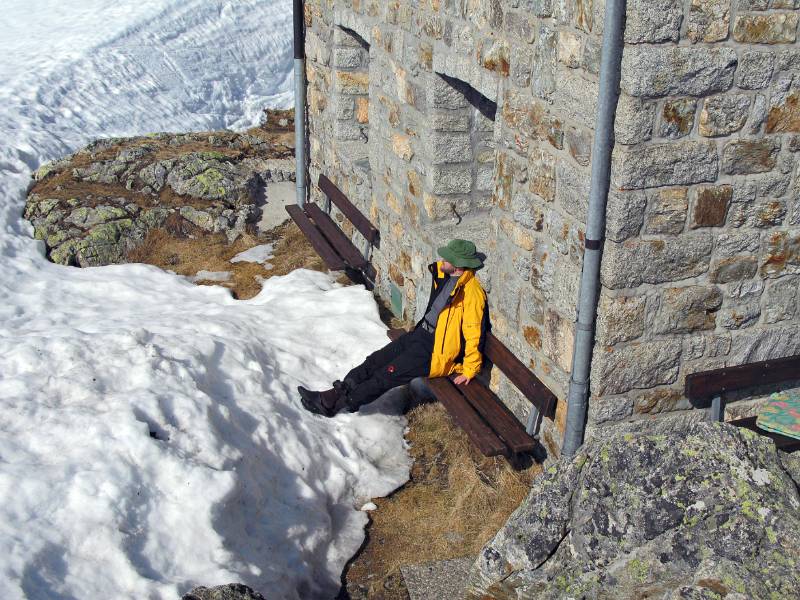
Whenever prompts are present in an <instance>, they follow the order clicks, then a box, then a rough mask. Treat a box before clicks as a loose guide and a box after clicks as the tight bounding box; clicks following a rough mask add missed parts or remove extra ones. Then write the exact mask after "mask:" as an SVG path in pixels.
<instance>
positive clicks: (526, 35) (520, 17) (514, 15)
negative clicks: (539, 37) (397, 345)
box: [503, 11, 536, 44]
mask: <svg viewBox="0 0 800 600" xmlns="http://www.w3.org/2000/svg"><path fill="white" fill-rule="evenodd" d="M503 25H504V26H505V30H506V31H507V32H508V33H509V34H511V35H510V36H509V39H512V40H513V39H519V40H521V41H523V42H525V43H527V44H532V43H533V40H534V39H535V38H536V29H535V28H534V24H533V22H532V21H531V18H530V17H529V16H528V15H527V14H525V13H519V12H512V11H507V12H506V13H505V15H504V18H503Z"/></svg>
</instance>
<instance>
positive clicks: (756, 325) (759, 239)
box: [590, 0, 800, 423]
mask: <svg viewBox="0 0 800 600" xmlns="http://www.w3.org/2000/svg"><path fill="white" fill-rule="evenodd" d="M798 8H800V2H797V1H796V0H769V1H767V0H733V1H732V2H731V1H730V0H728V1H722V0H690V2H684V1H683V0H680V1H678V0H666V1H665V2H659V3H658V8H657V9H656V8H655V7H654V3H651V2H647V0H629V2H628V21H627V27H626V33H625V40H626V47H625V52H624V56H623V64H622V83H621V88H622V95H621V97H620V100H619V105H618V110H617V118H618V127H617V132H618V136H617V145H616V147H615V149H614V156H613V172H612V180H613V190H612V194H611V197H610V202H609V215H608V216H609V218H608V228H607V240H606V243H605V247H604V255H603V266H602V282H603V290H602V297H601V301H600V309H599V328H598V335H597V340H596V342H597V343H596V346H595V354H594V360H593V364H592V386H591V387H592V395H593V397H592V399H591V400H590V407H591V408H590V420H591V421H593V422H594V423H599V422H602V421H606V420H617V419H621V418H625V417H629V416H632V415H633V416H638V415H648V414H654V413H663V412H666V411H675V410H682V409H689V408H691V407H690V405H689V403H688V402H687V401H686V399H685V398H684V397H683V394H682V390H683V386H684V383H685V378H686V375H687V374H689V373H692V372H697V371H704V370H708V369H712V368H717V367H722V366H729V365H736V364H742V363H746V362H753V361H757V360H765V359H768V358H777V357H781V356H787V355H792V354H800V310H799V308H798V284H799V283H800V277H799V276H798V274H800V198H799V197H798V194H800V180H799V179H798V178H799V177H800V174H799V171H798V169H799V167H798V164H799V162H800V161H798V154H797V152H798V150H800V135H798V134H800V106H799V105H800V48H798V46H797V44H796V37H797V27H798V16H800V11H798Z"/></svg>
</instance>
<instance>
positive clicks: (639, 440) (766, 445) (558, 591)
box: [467, 421, 800, 600]
mask: <svg viewBox="0 0 800 600" xmlns="http://www.w3.org/2000/svg"><path fill="white" fill-rule="evenodd" d="M610 430H611V429H610V428H606V429H604V432H608V431H610ZM613 431H615V432H616V433H614V434H612V435H608V434H607V433H604V435H603V437H602V438H600V439H595V440H593V441H589V442H587V443H586V444H584V446H583V447H582V448H581V449H580V450H579V451H578V453H577V455H576V456H575V457H574V458H573V459H571V460H569V459H562V460H561V462H560V463H558V464H556V465H555V466H552V467H550V468H549V469H548V470H547V472H546V473H545V474H543V475H542V476H541V477H540V478H539V479H538V480H537V481H536V482H535V483H534V485H533V488H532V490H531V492H530V494H529V496H528V498H527V499H526V500H525V501H524V502H523V504H522V505H521V506H520V507H519V508H518V509H517V510H516V511H515V512H514V513H513V514H512V515H511V517H510V518H509V520H508V522H507V523H506V524H505V526H504V527H503V528H502V529H501V530H500V531H499V532H498V533H497V535H496V536H495V537H494V539H492V540H491V541H490V542H489V543H488V544H487V545H486V546H485V547H484V548H483V550H482V551H481V553H480V555H479V557H478V559H477V561H476V562H475V564H474V565H473V568H472V570H471V573H470V582H469V585H468V593H467V597H468V598H475V599H477V598H496V599H504V598H537V599H546V598H615V599H619V600H624V599H627V598H631V599H632V598H660V599H674V600H677V599H679V598H697V599H701V598H726V599H727V600H734V599H737V600H745V598H747V599H759V598H765V599H766V598H793V597H797V596H796V594H797V590H798V589H800V546H799V545H798V544H797V540H798V539H800V510H798V509H800V496H799V495H798V485H797V477H798V466H797V459H795V458H794V457H791V456H787V455H780V456H779V453H778V452H777V451H776V449H775V446H774V444H773V443H772V441H771V440H769V439H768V438H766V437H762V436H758V435H756V434H755V433H752V432H750V431H748V430H744V429H739V428H735V427H733V426H730V425H727V424H722V423H710V422H694V423H680V424H676V423H670V422H652V421H639V422H634V423H631V424H627V425H621V426H619V427H615V428H614V430H613ZM793 477H794V479H793Z"/></svg>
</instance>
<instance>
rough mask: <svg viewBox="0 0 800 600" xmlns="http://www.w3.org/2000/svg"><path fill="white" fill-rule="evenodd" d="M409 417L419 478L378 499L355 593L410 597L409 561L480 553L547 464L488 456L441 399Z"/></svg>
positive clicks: (414, 473)
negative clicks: (404, 571)
mask: <svg viewBox="0 0 800 600" xmlns="http://www.w3.org/2000/svg"><path fill="white" fill-rule="evenodd" d="M408 419H409V433H408V435H407V439H408V441H409V442H410V445H411V448H410V452H411V455H412V456H413V458H414V465H413V467H412V470H411V479H410V481H409V482H408V483H407V484H406V485H405V486H403V487H402V488H401V489H400V490H398V491H397V492H395V493H394V494H392V495H391V496H389V497H388V498H381V499H377V500H374V502H375V504H376V505H377V506H378V510H377V511H374V512H372V513H370V518H371V523H370V525H369V528H368V541H367V543H366V544H365V546H364V547H363V548H362V551H361V552H360V553H359V555H358V556H357V557H356V558H355V559H354V560H353V562H352V563H351V564H350V565H349V567H348V569H347V572H346V575H345V578H346V582H347V591H348V594H349V597H350V598H354V599H355V598H382V599H385V600H400V599H403V600H405V599H406V598H407V592H406V590H405V587H404V585H403V583H402V577H401V575H400V567H401V566H403V565H407V564H416V563H422V562H427V561H432V560H445V559H449V558H459V557H464V556H476V555H477V554H478V552H479V551H480V549H481V548H482V547H483V546H484V544H486V542H487V541H489V540H490V539H491V538H492V536H494V534H495V533H496V532H497V530H498V529H500V527H501V526H502V525H503V523H505V521H506V520H507V519H508V517H509V515H510V514H511V512H513V511H514V509H516V508H517V506H519V504H520V502H522V500H523V499H524V498H525V496H526V495H527V493H528V491H529V490H530V486H531V482H532V481H533V478H534V476H535V475H537V474H538V473H539V472H540V470H541V468H540V467H539V466H538V465H534V466H532V467H530V468H528V469H526V470H524V471H514V470H513V469H512V468H511V467H510V466H509V464H508V462H507V461H506V460H505V459H503V458H487V457H485V456H482V455H481V454H480V452H478V451H477V449H476V448H475V447H474V445H473V444H472V442H470V441H469V439H468V438H467V436H466V434H464V432H463V431H462V430H461V429H459V428H458V427H456V426H455V425H454V424H453V422H452V421H451V419H450V417H449V416H448V414H447V411H446V410H445V409H444V407H443V406H441V404H438V403H436V404H427V405H423V406H419V407H417V408H415V409H413V410H412V411H410V412H409V414H408Z"/></svg>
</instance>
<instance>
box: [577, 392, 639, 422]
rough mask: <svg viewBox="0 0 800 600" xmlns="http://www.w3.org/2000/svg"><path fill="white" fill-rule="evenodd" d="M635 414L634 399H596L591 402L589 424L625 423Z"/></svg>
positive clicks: (616, 397) (619, 397)
mask: <svg viewBox="0 0 800 600" xmlns="http://www.w3.org/2000/svg"><path fill="white" fill-rule="evenodd" d="M632 414H633V399H631V398H628V397H627V396H612V397H607V396H606V397H602V398H595V397H592V399H591V400H590V401H589V413H588V415H587V420H588V423H589V424H599V423H608V422H619V421H624V420H625V419H627V418H628V417H630V416H631V415H632Z"/></svg>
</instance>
